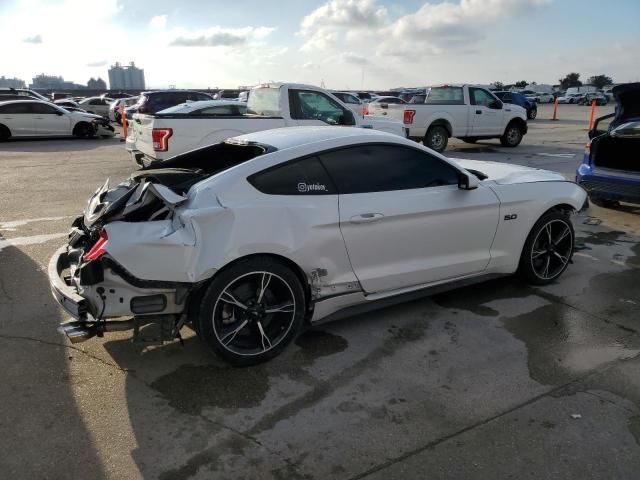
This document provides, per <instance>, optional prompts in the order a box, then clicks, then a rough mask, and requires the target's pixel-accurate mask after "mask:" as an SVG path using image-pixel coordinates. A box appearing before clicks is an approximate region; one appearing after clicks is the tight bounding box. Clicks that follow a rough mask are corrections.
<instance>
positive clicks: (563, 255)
mask: <svg viewBox="0 0 640 480" xmlns="http://www.w3.org/2000/svg"><path fill="white" fill-rule="evenodd" d="M573 246H574V231H573V225H572V224H571V220H570V219H569V217H567V216H566V215H564V214H562V213H560V212H549V213H546V214H545V215H543V216H542V217H541V218H540V219H539V220H538V221H537V222H536V224H535V225H534V226H533V228H532V229H531V232H530V233H529V236H528V237H527V240H526V241H525V243H524V248H523V249H522V255H521V256H520V265H519V272H520V274H521V275H522V276H523V277H524V278H525V279H526V280H527V281H528V282H529V283H532V284H533V285H546V284H548V283H551V282H553V281H554V280H555V279H556V278H558V277H559V276H560V275H562V272H564V271H565V270H566V268H567V266H568V265H569V262H570V261H571V257H572V255H573Z"/></svg>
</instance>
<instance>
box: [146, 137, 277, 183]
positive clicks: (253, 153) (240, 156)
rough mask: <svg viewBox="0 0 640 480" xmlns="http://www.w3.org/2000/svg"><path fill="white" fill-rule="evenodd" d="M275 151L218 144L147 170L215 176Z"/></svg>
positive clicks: (242, 145) (261, 147)
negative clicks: (195, 171)
mask: <svg viewBox="0 0 640 480" xmlns="http://www.w3.org/2000/svg"><path fill="white" fill-rule="evenodd" d="M274 150H275V148H274V147H271V146H269V145H257V144H252V145H248V144H237V143H227V142H223V143H216V144H215V145H209V146H207V147H203V148H199V149H197V150H192V151H190V152H186V153H183V154H181V155H177V156H175V157H173V158H171V159H169V160H165V161H163V162H157V165H156V166H155V167H154V166H152V167H147V169H151V170H152V169H154V168H187V169H199V170H201V171H203V172H205V173H207V174H209V175H213V174H216V173H219V172H222V171H223V170H227V169H229V168H231V167H235V166H236V165H240V164H241V163H244V162H247V161H249V160H251V159H253V158H256V157H259V156H260V155H264V154H265V153H268V152H272V151H274Z"/></svg>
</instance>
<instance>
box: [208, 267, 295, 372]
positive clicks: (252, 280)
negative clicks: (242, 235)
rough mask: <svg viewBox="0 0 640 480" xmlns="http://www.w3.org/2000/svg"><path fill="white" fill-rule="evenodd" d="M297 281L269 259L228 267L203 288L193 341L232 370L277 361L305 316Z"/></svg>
mask: <svg viewBox="0 0 640 480" xmlns="http://www.w3.org/2000/svg"><path fill="white" fill-rule="evenodd" d="M305 304H306V301H305V295H304V290H303V287H302V284H301V282H300V280H299V279H298V276H297V275H296V274H295V273H294V272H293V271H292V270H291V269H289V268H288V267H287V266H285V265H284V264H282V263H280V262H278V261H277V260H274V259H272V258H269V257H254V258H249V259H245V260H240V261H239V262H237V263H235V264H234V265H231V266H230V267H229V268H228V269H225V270H223V271H222V272H220V273H219V274H218V275H216V276H215V277H214V278H213V280H212V281H211V283H210V285H209V287H208V288H207V290H206V292H205V294H204V297H203V299H202V302H201V303H200V312H199V314H198V319H197V321H198V323H199V325H198V327H197V329H196V331H197V332H198V336H199V337H200V338H201V339H202V340H204V341H205V342H206V343H207V344H208V345H209V347H210V348H211V349H212V350H213V352H214V353H216V354H217V355H218V356H220V357H222V358H223V359H224V360H226V361H228V362H230V363H231V364H233V365H236V366H246V365H254V364H257V363H261V362H265V361H267V360H269V359H271V358H273V357H275V356H276V355H278V354H279V353H280V352H282V350H284V348H285V347H286V346H287V345H288V344H289V343H290V342H291V341H292V340H293V339H294V338H295V337H296V336H297V334H298V333H299V331H300V330H301V328H302V325H303V321H304V314H305V312H306V305H305Z"/></svg>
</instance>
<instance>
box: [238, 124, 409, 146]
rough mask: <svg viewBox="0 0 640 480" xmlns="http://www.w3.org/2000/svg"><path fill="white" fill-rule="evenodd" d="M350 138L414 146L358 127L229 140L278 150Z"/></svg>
mask: <svg viewBox="0 0 640 480" xmlns="http://www.w3.org/2000/svg"><path fill="white" fill-rule="evenodd" d="M343 138H350V139H352V140H353V141H354V142H359V141H382V142H392V143H402V144H405V143H406V144H414V142H412V141H410V140H406V139H405V138H403V137H400V136H398V135H393V134H391V133H387V132H381V131H379V130H372V129H368V128H367V129H365V128H358V127H330V126H327V127H323V126H313V127H284V128H276V129H273V130H263V131H260V132H254V133H248V134H246V135H241V136H239V137H234V138H233V139H230V141H231V142H232V143H260V144H264V145H270V146H272V147H275V148H276V149H278V150H285V149H287V148H293V147H299V146H302V145H309V144H313V143H320V142H326V141H329V140H337V139H343Z"/></svg>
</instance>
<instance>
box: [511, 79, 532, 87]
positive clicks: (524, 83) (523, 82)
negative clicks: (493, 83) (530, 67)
mask: <svg viewBox="0 0 640 480" xmlns="http://www.w3.org/2000/svg"><path fill="white" fill-rule="evenodd" d="M528 84H529V82H527V81H526V80H520V81H519V82H516V83H514V84H513V85H514V86H515V87H516V88H524V87H526V86H527V85H528Z"/></svg>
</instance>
